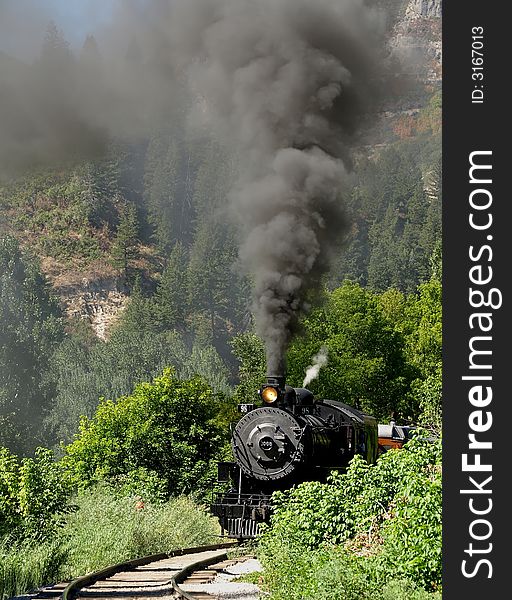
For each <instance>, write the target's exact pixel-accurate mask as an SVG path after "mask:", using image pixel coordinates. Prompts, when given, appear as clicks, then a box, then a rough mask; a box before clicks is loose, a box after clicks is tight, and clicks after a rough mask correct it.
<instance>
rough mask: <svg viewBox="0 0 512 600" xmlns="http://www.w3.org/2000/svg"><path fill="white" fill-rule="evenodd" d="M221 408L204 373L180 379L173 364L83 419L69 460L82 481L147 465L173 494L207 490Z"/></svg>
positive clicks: (217, 442)
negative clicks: (192, 377)
mask: <svg viewBox="0 0 512 600" xmlns="http://www.w3.org/2000/svg"><path fill="white" fill-rule="evenodd" d="M216 411H217V401H216V397H215V395H214V394H213V392H212V390H211V389H210V387H209V386H208V385H206V384H205V383H204V382H203V381H202V380H201V379H199V378H194V379H190V380H185V381H179V380H178V379H177V378H176V377H175V376H174V375H173V373H172V371H171V370H167V371H166V372H165V373H164V375H163V376H162V377H158V378H156V379H155V380H154V381H153V383H142V384H139V385H137V386H136V387H135V390H134V392H133V393H132V394H131V395H130V396H123V397H121V398H119V399H118V400H117V401H116V402H112V401H111V400H103V401H102V402H101V403H100V405H99V406H98V409H97V410H96V414H95V415H94V416H93V418H92V419H87V418H85V417H84V418H83V419H82V421H81V423H80V432H79V434H78V435H77V436H76V438H75V440H74V441H73V442H72V443H71V444H69V445H68V446H66V447H65V448H64V450H65V456H64V458H63V462H64V464H65V465H66V467H67V468H68V469H69V471H70V472H71V473H72V476H73V479H74V481H75V482H76V484H77V485H78V486H81V487H84V486H87V485H90V484H92V483H95V482H98V481H102V480H104V479H107V480H108V479H115V478H117V477H119V476H123V475H124V476H126V475H128V474H129V473H130V472H132V471H134V470H135V469H138V468H140V467H143V468H144V469H146V470H147V471H148V472H153V473H156V474H157V475H158V477H160V478H161V479H162V480H163V481H165V482H166V492H167V494H168V495H171V496H179V495H181V494H187V493H192V492H195V493H197V494H200V493H201V492H204V493H206V491H207V490H208V481H209V479H210V477H211V476H212V468H213V459H214V456H215V454H216V452H218V450H219V449H220V447H221V444H222V432H221V430H220V428H219V425H218V424H217V423H216V421H215V416H216Z"/></svg>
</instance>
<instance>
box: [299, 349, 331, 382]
mask: <svg viewBox="0 0 512 600" xmlns="http://www.w3.org/2000/svg"><path fill="white" fill-rule="evenodd" d="M328 360H329V350H328V349H327V347H326V346H322V347H321V348H320V352H319V353H318V354H315V356H313V363H312V364H311V365H310V366H309V367H308V368H307V369H306V377H304V381H303V382H302V387H306V386H307V385H308V384H310V383H311V382H312V381H314V380H315V379H316V378H317V377H318V374H319V373H320V369H321V368H322V367H324V366H325V365H326V364H327V362H328Z"/></svg>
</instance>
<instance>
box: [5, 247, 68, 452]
mask: <svg viewBox="0 0 512 600" xmlns="http://www.w3.org/2000/svg"><path fill="white" fill-rule="evenodd" d="M62 337H63V324H62V320H61V313H60V310H59V307H58V305H57V303H56V301H55V299H54V298H52V296H51V294H50V290H49V286H48V285H47V283H46V281H45V279H44V277H43V276H42V275H41V272H40V271H39V269H38V266H37V264H36V262H35V261H34V260H32V259H30V258H29V257H27V256H25V255H23V253H22V252H21V250H20V247H19V245H18V242H17V241H16V240H15V239H14V238H13V237H10V236H7V237H4V238H0V445H4V446H9V447H11V448H16V449H18V450H22V451H25V452H27V451H29V450H32V449H33V447H34V445H35V441H36V440H37V439H38V436H39V435H40V432H41V419H42V416H43V415H44V412H45V409H46V408H47V407H48V405H49V404H50V401H51V398H52V393H53V389H52V386H51V385H48V381H47V380H46V379H45V373H46V372H47V369H48V365H49V361H50V359H51V356H52V354H53V352H54V350H55V349H56V347H57V346H58V344H59V343H60V341H61V340H62Z"/></svg>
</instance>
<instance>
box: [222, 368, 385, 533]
mask: <svg viewBox="0 0 512 600" xmlns="http://www.w3.org/2000/svg"><path fill="white" fill-rule="evenodd" d="M258 393H259V397H260V399H261V402H259V403H258V404H256V403H250V404H240V405H239V411H240V412H241V413H242V415H243V416H242V417H241V419H240V420H239V421H238V422H237V423H236V424H235V425H234V426H232V430H231V445H232V450H233V456H234V459H235V460H234V461H233V462H223V463H219V464H218V482H219V484H223V485H224V486H225V487H226V488H227V490H226V491H224V492H223V493H219V494H217V496H216V498H215V499H214V501H213V503H212V505H211V507H210V509H211V512H212V513H213V514H214V515H215V516H217V517H218V518H219V522H220V525H221V527H222V529H223V532H226V533H227V535H228V536H229V537H234V538H238V539H243V538H250V537H254V536H255V535H257V533H258V531H259V524H260V523H262V522H266V521H268V518H269V514H270V496H271V494H272V493H273V492H274V491H276V490H283V489H287V488H289V487H291V486H292V485H294V484H297V483H301V482H304V481H312V480H319V481H323V480H325V478H326V476H327V475H328V474H329V472H330V471H331V470H332V469H345V468H346V466H347V465H348V462H349V461H350V460H351V459H352V458H353V457H354V455H355V454H360V455H361V456H363V457H364V458H365V459H366V460H367V461H368V462H369V463H373V462H375V460H376V459H377V455H378V452H379V431H378V425H377V421H376V420H375V418H374V417H372V416H370V415H367V414H365V413H363V412H361V411H359V410H357V409H355V408H353V407H351V406H348V405H347V404H344V403H343V402H340V401H338V400H327V399H322V400H320V399H316V398H314V396H313V394H312V393H311V392H310V391H309V390H307V389H305V388H293V387H291V386H289V385H285V380H284V377H268V378H267V382H266V383H265V384H264V385H263V386H262V387H261V388H260V390H259V392H258Z"/></svg>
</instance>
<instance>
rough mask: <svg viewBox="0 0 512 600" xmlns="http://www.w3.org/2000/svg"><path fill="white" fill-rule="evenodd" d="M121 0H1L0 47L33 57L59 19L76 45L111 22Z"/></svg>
mask: <svg viewBox="0 0 512 600" xmlns="http://www.w3.org/2000/svg"><path fill="white" fill-rule="evenodd" d="M117 2H118V0H0V50H3V51H4V52H8V53H10V54H14V55H16V56H17V57H18V58H21V59H25V60H29V59H30V58H32V57H33V56H34V53H36V52H37V49H38V48H40V46H41V41H42V39H43V37H44V33H45V30H46V27H47V24H48V22H49V21H50V20H53V21H55V23H56V24H57V27H58V28H59V29H61V30H62V31H63V32H64V35H65V37H66V39H67V40H68V41H69V42H70V44H71V46H72V47H80V46H81V45H82V44H83V41H84V39H85V37H86V35H87V34H88V33H91V32H93V31H94V30H96V29H97V28H98V27H99V26H100V27H101V25H102V24H104V23H107V22H108V21H109V18H110V16H111V14H112V12H113V9H114V7H115V6H116V4H117Z"/></svg>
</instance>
